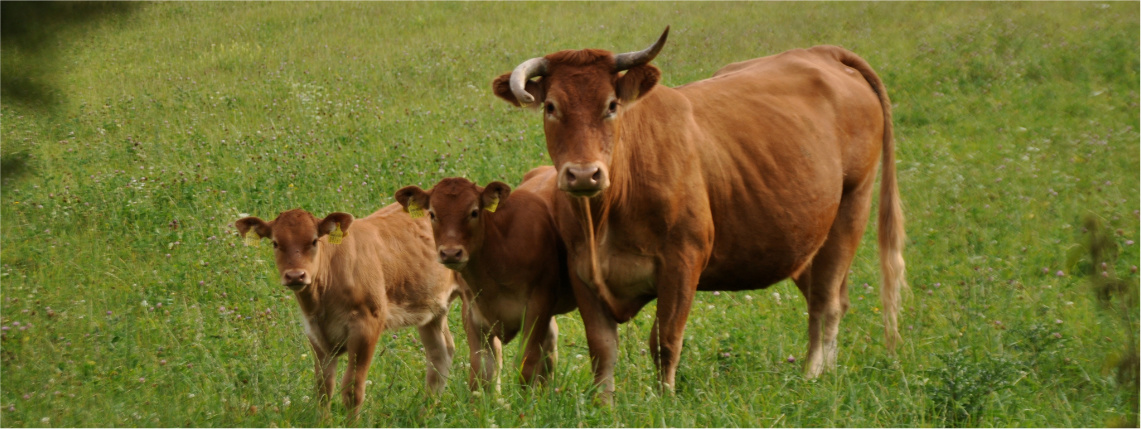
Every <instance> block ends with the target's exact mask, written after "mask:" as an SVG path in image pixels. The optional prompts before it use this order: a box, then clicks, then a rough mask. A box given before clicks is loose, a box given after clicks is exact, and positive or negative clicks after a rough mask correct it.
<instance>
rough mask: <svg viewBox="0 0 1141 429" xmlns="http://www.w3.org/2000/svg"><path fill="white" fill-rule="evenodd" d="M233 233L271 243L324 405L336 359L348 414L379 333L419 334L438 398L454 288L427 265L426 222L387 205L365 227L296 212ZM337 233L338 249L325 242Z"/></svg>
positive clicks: (253, 221) (449, 349) (341, 217)
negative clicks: (341, 363)
mask: <svg viewBox="0 0 1141 429" xmlns="http://www.w3.org/2000/svg"><path fill="white" fill-rule="evenodd" d="M234 224H235V226H236V227H237V228H238V231H239V232H240V233H241V235H242V236H245V235H246V234H247V233H249V232H250V231H251V230H252V231H253V232H254V233H256V234H257V235H258V236H260V237H263V238H269V239H270V240H271V241H272V242H273V244H274V257H275V259H276V262H277V269H278V272H279V273H280V274H281V280H282V284H283V285H285V286H286V287H288V288H289V289H290V290H292V291H293V292H294V295H295V296H296V298H297V303H298V304H299V305H300V307H301V313H302V315H303V316H304V317H305V322H304V327H305V332H306V334H307V335H308V337H309V342H310V345H311V346H312V347H313V355H314V357H315V358H316V365H315V368H314V370H315V372H316V374H317V391H318V396H319V397H320V398H321V399H322V400H323V401H325V402H324V403H326V404H327V403H328V400H329V399H330V396H331V394H332V391H333V378H334V377H335V376H336V372H337V357H338V356H340V355H342V354H347V355H348V362H349V366H348V368H346V370H345V375H344V378H343V379H342V381H341V395H342V399H343V400H344V403H345V407H347V408H349V409H350V410H351V412H352V414H353V415H356V413H358V412H359V411H360V405H361V402H362V401H363V400H364V385H365V379H366V377H367V375H368V367H369V364H370V363H371V362H372V357H373V352H374V350H375V349H376V343H377V340H378V339H379V337H380V334H381V333H382V332H384V331H385V330H391V329H399V328H403V327H406V326H416V327H417V328H418V329H419V331H420V339H421V341H422V342H423V344H424V349H425V351H426V353H427V355H428V360H429V363H428V374H427V377H426V379H427V381H426V382H427V385H428V388H429V389H430V390H431V391H434V392H438V391H440V390H441V389H443V387H444V381H445V380H446V378H447V376H448V372H449V371H450V367H451V361H452V355H453V354H454V350H455V345H454V342H453V340H452V335H451V332H450V331H448V322H447V312H448V305H449V303H450V302H451V301H452V299H454V298H455V297H457V296H459V294H460V287H459V284H458V283H457V281H456V279H455V276H454V275H453V274H452V273H450V272H449V271H448V270H447V269H444V268H443V267H441V266H439V264H436V263H435V257H434V255H435V249H434V246H433V244H432V237H431V229H430V228H431V227H430V226H429V225H428V223H427V222H426V221H424V220H413V219H411V218H409V217H408V215H407V214H405V213H403V212H402V211H401V210H400V206H399V205H396V204H393V205H390V206H388V207H385V208H383V209H380V210H378V211H377V212H376V213H373V214H372V215H370V216H369V217H366V218H364V219H356V220H353V219H352V216H350V215H348V214H345V213H334V214H331V215H329V216H328V217H326V218H325V219H324V220H320V219H317V218H316V217H314V216H313V215H311V214H309V213H308V212H306V211H304V210H301V209H294V210H290V211H287V212H283V213H281V214H280V215H279V216H278V217H277V219H275V220H273V221H271V222H265V221H263V220H261V219H258V218H256V217H247V218H242V219H239V220H238V221H237V222H235V223H234ZM335 224H340V225H341V229H342V231H343V232H344V233H345V236H344V239H343V241H342V242H341V243H340V244H330V243H329V238H328V234H329V233H330V232H332V231H333V230H334V229H335V227H336V225H335ZM350 227H351V228H350Z"/></svg>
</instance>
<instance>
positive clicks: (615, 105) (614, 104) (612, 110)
mask: <svg viewBox="0 0 1141 429" xmlns="http://www.w3.org/2000/svg"><path fill="white" fill-rule="evenodd" d="M617 112H618V100H614V101H611V102H610V114H611V115H613V114H615V113H617Z"/></svg>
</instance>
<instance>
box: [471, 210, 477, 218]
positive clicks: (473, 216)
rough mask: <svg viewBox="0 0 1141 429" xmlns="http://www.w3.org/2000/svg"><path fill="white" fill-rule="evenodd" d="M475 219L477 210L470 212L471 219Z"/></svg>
mask: <svg viewBox="0 0 1141 429" xmlns="http://www.w3.org/2000/svg"><path fill="white" fill-rule="evenodd" d="M477 217H479V210H472V211H471V218H472V219H475V218H477Z"/></svg>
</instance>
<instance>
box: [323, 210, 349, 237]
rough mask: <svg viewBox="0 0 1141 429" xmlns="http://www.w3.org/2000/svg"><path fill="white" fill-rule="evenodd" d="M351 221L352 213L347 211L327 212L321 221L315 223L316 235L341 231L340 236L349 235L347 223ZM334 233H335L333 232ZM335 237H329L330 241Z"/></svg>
mask: <svg viewBox="0 0 1141 429" xmlns="http://www.w3.org/2000/svg"><path fill="white" fill-rule="evenodd" d="M352 223H353V215H351V214H348V213H341V212H334V213H329V215H328V216H325V218H324V219H321V222H320V223H318V224H317V236H318V237H321V236H324V235H326V234H329V233H334V232H336V231H341V233H342V235H341V236H342V237H343V236H345V235H349V234H348V231H349V225H352ZM334 235H336V234H334ZM334 238H337V237H330V241H332V239H334ZM333 244H337V243H333Z"/></svg>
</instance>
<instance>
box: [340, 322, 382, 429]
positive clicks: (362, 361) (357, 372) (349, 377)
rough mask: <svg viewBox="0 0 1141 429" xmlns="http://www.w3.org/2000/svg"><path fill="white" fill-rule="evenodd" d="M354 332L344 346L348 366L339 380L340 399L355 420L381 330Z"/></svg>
mask: <svg viewBox="0 0 1141 429" xmlns="http://www.w3.org/2000/svg"><path fill="white" fill-rule="evenodd" d="M355 331H356V332H353V333H351V334H349V339H348V341H347V343H346V344H345V346H346V347H345V349H346V350H347V352H348V353H347V354H348V365H346V367H345V375H344V377H343V378H341V399H342V400H343V401H344V403H345V408H348V409H349V410H350V416H351V418H354V419H355V418H356V417H357V416H358V415H359V413H360V409H361V403H363V402H364V385H365V381H366V380H367V379H368V367H369V365H371V364H372V354H373V352H374V351H375V350H376V341H377V339H379V337H380V331H381V329H376V330H375V332H372V330H369V331H365V332H361V331H364V330H361V329H357V330H355Z"/></svg>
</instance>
